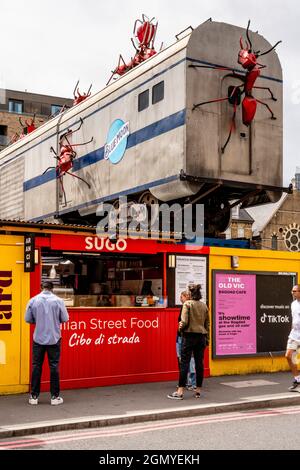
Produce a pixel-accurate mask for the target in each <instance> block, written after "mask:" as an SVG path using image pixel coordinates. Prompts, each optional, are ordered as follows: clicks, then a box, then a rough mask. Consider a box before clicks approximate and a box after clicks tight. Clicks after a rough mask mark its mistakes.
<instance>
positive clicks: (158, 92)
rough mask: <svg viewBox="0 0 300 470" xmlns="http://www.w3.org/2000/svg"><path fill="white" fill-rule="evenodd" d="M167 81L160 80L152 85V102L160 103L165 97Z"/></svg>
mask: <svg viewBox="0 0 300 470" xmlns="http://www.w3.org/2000/svg"><path fill="white" fill-rule="evenodd" d="M164 92H165V82H159V83H157V85H154V87H152V104H155V103H158V102H159V101H161V100H163V99H164Z"/></svg>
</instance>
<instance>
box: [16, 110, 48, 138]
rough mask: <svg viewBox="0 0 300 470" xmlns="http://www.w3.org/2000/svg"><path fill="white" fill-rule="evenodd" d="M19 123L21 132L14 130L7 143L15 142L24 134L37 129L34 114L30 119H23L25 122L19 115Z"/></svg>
mask: <svg viewBox="0 0 300 470" xmlns="http://www.w3.org/2000/svg"><path fill="white" fill-rule="evenodd" d="M39 122H44V121H42V120H40V121H39ZM19 123H20V125H21V127H22V132H21V134H19V133H18V132H16V133H15V134H14V135H13V136H12V138H11V140H10V142H9V144H13V143H15V142H17V141H18V140H20V139H23V137H25V136H26V135H28V134H30V133H31V132H33V131H35V130H36V129H37V127H36V125H35V114H34V115H33V117H32V118H31V120H30V121H28V120H27V119H25V124H24V123H23V122H22V118H21V117H20V116H19Z"/></svg>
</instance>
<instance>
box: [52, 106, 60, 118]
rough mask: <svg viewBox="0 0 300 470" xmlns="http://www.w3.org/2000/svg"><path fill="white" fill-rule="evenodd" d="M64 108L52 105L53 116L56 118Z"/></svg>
mask: <svg viewBox="0 0 300 470" xmlns="http://www.w3.org/2000/svg"><path fill="white" fill-rule="evenodd" d="M61 108H62V106H61V105H60V104H51V116H56V114H59V112H60V110H61Z"/></svg>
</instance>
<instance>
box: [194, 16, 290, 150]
mask: <svg viewBox="0 0 300 470" xmlns="http://www.w3.org/2000/svg"><path fill="white" fill-rule="evenodd" d="M249 26H250V20H249V21H248V26H247V30H246V35H247V39H248V41H249V44H248V42H247V41H246V46H247V47H246V48H245V47H244V45H243V39H242V37H241V38H240V46H241V50H240V51H239V54H238V63H239V64H240V65H241V66H242V67H243V69H245V70H246V73H245V75H243V74H241V73H237V72H235V71H234V70H232V69H229V68H227V67H218V66H213V65H194V64H191V65H190V66H189V67H193V68H196V67H202V68H210V69H215V70H230V71H231V73H230V74H228V75H225V77H234V78H238V79H239V80H241V81H242V82H243V83H242V84H241V85H237V86H230V87H228V96H227V97H226V98H218V99H215V100H210V101H205V102H203V103H198V104H195V105H194V106H193V110H194V109H196V108H198V107H199V106H203V105H204V104H208V103H216V102H219V101H227V100H228V102H229V103H230V104H232V105H233V116H232V119H231V125H230V130H229V135H228V137H227V140H226V142H225V144H224V145H223V147H222V148H221V150H222V153H224V152H225V148H226V146H227V144H228V142H229V140H230V137H231V134H232V131H233V129H234V127H235V116H236V109H237V106H238V105H239V104H240V103H241V96H242V95H243V94H245V96H244V99H243V101H242V119H243V124H244V125H245V126H249V125H250V124H251V122H252V121H253V119H254V116H255V113H256V108H257V103H260V104H262V105H264V106H266V108H267V109H268V110H269V112H270V114H271V119H276V117H275V116H274V113H273V111H272V110H271V108H270V107H269V105H268V104H267V103H264V102H263V101H260V100H258V99H257V98H254V96H253V95H252V90H253V88H256V89H260V90H268V91H269V93H270V95H271V99H272V100H273V101H277V99H276V98H275V97H274V95H273V93H272V91H271V90H270V88H268V87H261V86H254V84H255V82H256V80H257V78H258V77H259V75H260V69H262V68H265V67H266V66H265V65H262V64H259V63H258V62H257V58H258V57H261V56H263V55H266V54H269V52H271V51H272V50H273V49H275V47H276V46H278V44H279V43H280V42H281V41H278V42H277V43H276V44H275V45H274V46H273V47H271V48H270V49H269V50H267V51H266V52H263V53H262V54H261V53H260V51H256V52H255V51H254V50H253V46H252V42H251V39H250V36H249ZM225 77H224V78H225Z"/></svg>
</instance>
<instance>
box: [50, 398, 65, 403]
mask: <svg viewBox="0 0 300 470" xmlns="http://www.w3.org/2000/svg"><path fill="white" fill-rule="evenodd" d="M63 402H64V401H63V399H62V397H52V398H51V405H62V404H63Z"/></svg>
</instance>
